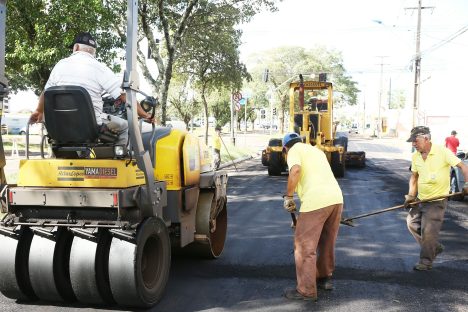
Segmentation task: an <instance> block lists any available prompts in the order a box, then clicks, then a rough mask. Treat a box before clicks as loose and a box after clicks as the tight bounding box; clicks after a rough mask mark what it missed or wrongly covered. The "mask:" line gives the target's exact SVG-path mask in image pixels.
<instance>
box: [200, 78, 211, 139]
mask: <svg viewBox="0 0 468 312" xmlns="http://www.w3.org/2000/svg"><path fill="white" fill-rule="evenodd" d="M205 91H206V86H205V85H204V84H203V87H202V89H201V98H202V102H203V109H204V112H205V144H206V145H208V127H209V125H208V103H207V102H206V97H205Z"/></svg>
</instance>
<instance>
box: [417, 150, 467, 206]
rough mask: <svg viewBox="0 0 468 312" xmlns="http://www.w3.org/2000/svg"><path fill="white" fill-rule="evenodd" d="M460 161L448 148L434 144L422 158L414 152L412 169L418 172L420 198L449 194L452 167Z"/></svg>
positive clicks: (418, 153)
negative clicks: (424, 157)
mask: <svg viewBox="0 0 468 312" xmlns="http://www.w3.org/2000/svg"><path fill="white" fill-rule="evenodd" d="M459 162H460V159H459V158H457V156H455V155H454V154H453V153H452V152H451V151H450V150H449V149H448V148H446V147H443V146H441V145H436V144H432V146H431V151H430V152H429V154H428V155H427V157H426V160H424V159H423V158H422V155H421V153H420V152H417V151H416V152H414V153H413V157H412V162H411V171H413V172H417V173H418V198H419V199H421V200H424V199H427V198H431V197H436V196H442V195H447V194H448V193H449V191H450V167H451V166H456V165H458V163H459Z"/></svg>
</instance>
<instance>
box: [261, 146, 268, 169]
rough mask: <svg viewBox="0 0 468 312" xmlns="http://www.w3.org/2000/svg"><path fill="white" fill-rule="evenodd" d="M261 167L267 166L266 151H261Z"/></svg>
mask: <svg viewBox="0 0 468 312" xmlns="http://www.w3.org/2000/svg"><path fill="white" fill-rule="evenodd" d="M262 165H264V166H268V158H267V154H266V150H263V151H262Z"/></svg>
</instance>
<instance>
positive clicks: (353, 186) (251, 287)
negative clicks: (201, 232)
mask: <svg viewBox="0 0 468 312" xmlns="http://www.w3.org/2000/svg"><path fill="white" fill-rule="evenodd" d="M406 147H407V148H409V146H404V147H403V148H402V147H401V146H400V145H399V143H398V142H396V143H395V141H392V140H384V139H382V140H356V139H354V140H351V142H350V147H349V149H350V150H353V149H354V150H358V149H360V150H365V151H366V152H367V154H368V157H369V159H368V163H367V167H366V168H365V169H350V170H348V171H347V173H346V176H345V178H342V179H339V183H340V185H341V187H342V189H343V193H344V196H345V213H346V214H347V215H348V216H352V215H358V214H361V213H366V212H369V211H373V210H376V209H380V208H386V207H390V206H394V205H398V204H401V202H402V199H403V195H404V194H406V192H407V185H408V182H407V181H408V177H409V171H408V167H409V161H408V159H409V152H407V151H406V150H405V149H406ZM237 168H238V172H236V171H235V170H234V168H227V170H228V171H229V174H230V178H229V184H228V185H229V187H228V209H229V227H228V238H227V242H226V246H225V251H224V253H223V255H222V256H221V258H219V259H217V260H200V259H186V258H177V257H175V258H173V261H172V268H171V275H170V280H169V283H168V286H167V290H166V293H165V295H164V297H163V299H162V301H161V302H160V303H159V304H158V305H157V306H156V307H154V308H153V309H151V311H223V312H224V311H265V312H267V311H268V312H270V311H312V310H313V311H369V312H370V311H468V282H467V280H468V247H467V246H468V224H467V218H466V214H465V213H464V211H465V212H466V211H467V210H468V198H467V199H465V201H464V202H461V203H458V202H456V203H455V202H450V207H451V208H449V211H448V212H447V214H446V219H445V222H444V226H443V230H442V233H441V242H442V243H443V244H444V245H445V247H446V249H445V251H444V253H442V254H441V255H440V256H439V257H438V258H437V259H436V261H435V264H434V268H433V270H432V271H430V272H416V271H413V269H412V268H413V266H414V264H415V263H416V262H417V261H418V258H419V248H418V246H417V244H416V242H415V241H414V239H413V238H412V236H411V235H410V234H409V233H408V231H407V229H406V224H405V216H406V213H405V212H404V211H396V212H389V213H386V214H381V215H378V216H372V217H369V218H365V219H360V220H359V221H358V222H356V223H358V226H357V227H354V228H351V227H347V226H343V225H342V226H341V228H340V233H339V237H338V242H337V249H336V255H337V257H336V259H337V261H336V271H335V275H334V279H335V290H333V291H329V292H325V291H319V294H318V295H319V301H318V302H316V303H313V302H304V301H288V300H286V299H284V298H283V297H282V292H283V289H284V288H286V287H292V286H294V285H295V268H294V259H293V254H292V246H293V245H292V242H293V230H292V229H291V227H290V224H291V219H290V216H289V214H288V213H286V212H285V211H284V210H283V209H282V198H281V196H282V194H283V193H284V190H285V187H286V179H287V177H286V175H283V176H280V177H269V176H268V175H267V171H266V167H263V166H262V165H261V162H260V159H259V158H254V159H252V160H249V161H246V162H243V163H241V164H237ZM0 305H1V306H2V311H78V310H79V311H94V310H96V309H97V310H99V308H95V307H85V306H79V305H73V306H70V305H66V306H57V305H50V304H49V303H42V302H41V303H32V304H25V303H15V301H13V300H10V299H7V298H5V297H3V296H0ZM103 310H104V309H103ZM105 310H107V311H109V310H108V309H105Z"/></svg>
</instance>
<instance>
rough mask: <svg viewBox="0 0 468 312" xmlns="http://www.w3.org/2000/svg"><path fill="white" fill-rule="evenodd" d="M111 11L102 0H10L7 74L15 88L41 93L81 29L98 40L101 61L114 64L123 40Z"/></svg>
mask: <svg viewBox="0 0 468 312" xmlns="http://www.w3.org/2000/svg"><path fill="white" fill-rule="evenodd" d="M112 21H113V15H112V12H111V11H109V10H106V8H104V7H103V5H102V1H100V0H88V1H83V0H80V1H76V0H54V1H47V0H29V1H23V0H9V1H8V2H7V29H6V33H7V34H6V73H7V77H8V79H9V80H10V87H11V89H12V90H13V91H18V90H25V89H28V88H30V89H32V90H33V91H34V92H35V93H36V94H39V93H40V92H41V91H42V89H43V87H44V85H45V83H46V82H47V79H48V78H49V75H50V72H51V70H52V68H53V66H54V65H55V64H56V63H57V62H58V61H59V60H60V59H62V58H64V57H66V56H68V55H69V54H70V52H71V50H70V49H69V48H68V46H69V45H70V44H71V43H72V42H73V39H74V37H75V35H76V34H77V33H79V32H81V31H89V32H91V33H92V34H93V35H94V36H95V37H96V40H97V42H98V51H97V54H98V56H100V57H99V58H100V59H101V60H102V61H105V62H106V63H107V64H108V65H112V66H113V67H114V69H118V68H117V66H116V65H115V63H114V59H115V58H116V50H115V49H114V48H116V47H120V46H122V43H121V42H120V40H119V39H118V38H116V37H115V35H114V34H113V33H112V31H111V30H112V28H111V24H112Z"/></svg>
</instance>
